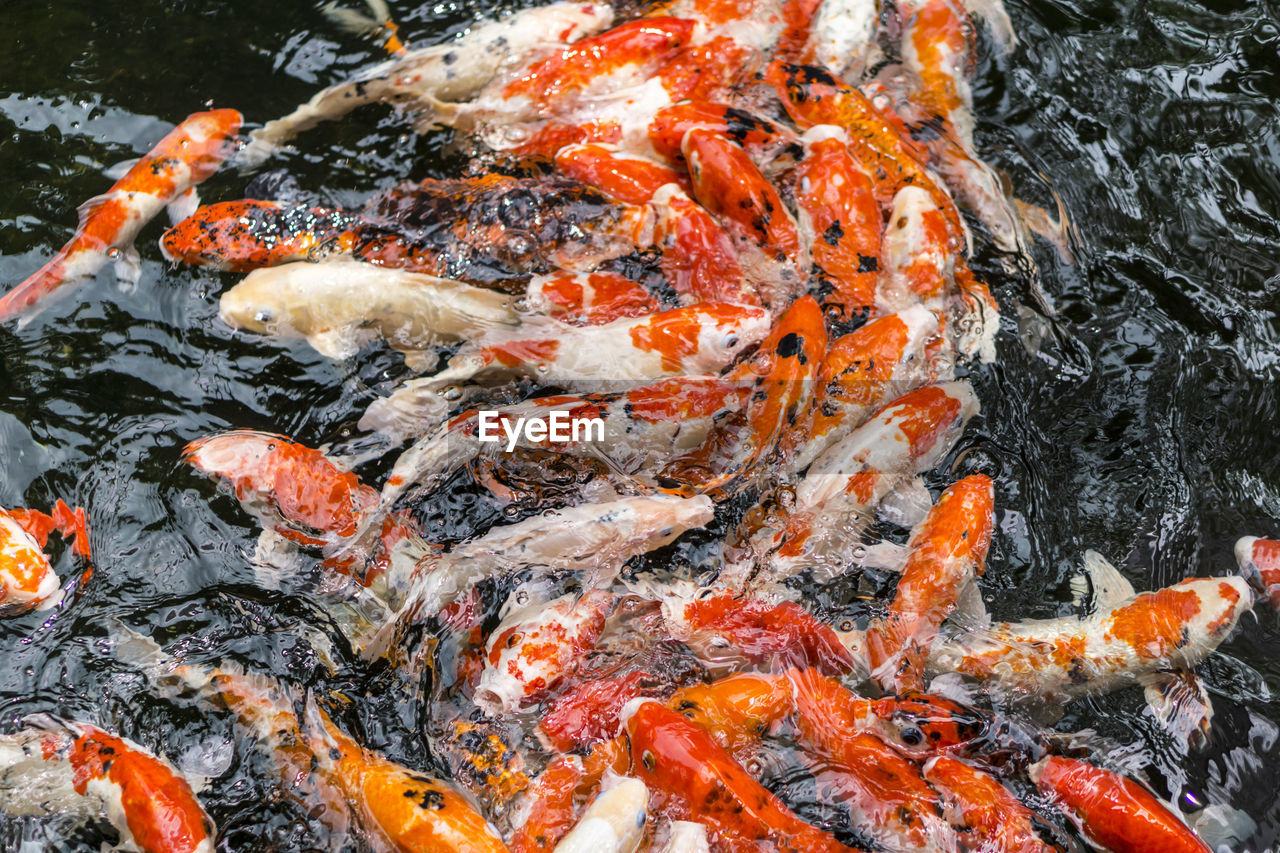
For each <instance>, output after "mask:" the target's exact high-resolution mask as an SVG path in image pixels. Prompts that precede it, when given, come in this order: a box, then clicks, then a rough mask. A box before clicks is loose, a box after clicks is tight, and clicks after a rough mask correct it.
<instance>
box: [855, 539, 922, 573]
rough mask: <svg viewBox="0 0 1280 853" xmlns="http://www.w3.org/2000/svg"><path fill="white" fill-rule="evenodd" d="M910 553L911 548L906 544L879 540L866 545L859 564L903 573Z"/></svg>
mask: <svg viewBox="0 0 1280 853" xmlns="http://www.w3.org/2000/svg"><path fill="white" fill-rule="evenodd" d="M910 554H911V549H910V548H908V547H907V546H906V545H899V544H898V543H896V542H877V543H875V544H874V545H868V546H866V547H865V549H864V550H863V556H862V559H861V560H859V561H858V565H860V566H862V568H864V569H879V570H880V571H883V572H893V573H894V574H902V570H903V568H905V567H906V565H907V557H908V556H910Z"/></svg>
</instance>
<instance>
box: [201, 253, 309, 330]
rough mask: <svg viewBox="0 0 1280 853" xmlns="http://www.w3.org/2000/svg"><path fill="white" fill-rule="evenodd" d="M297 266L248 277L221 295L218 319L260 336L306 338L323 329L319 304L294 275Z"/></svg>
mask: <svg viewBox="0 0 1280 853" xmlns="http://www.w3.org/2000/svg"><path fill="white" fill-rule="evenodd" d="M296 266H300V265H298V264H286V265H284V266H281V267H268V268H265V269H260V270H255V271H254V272H252V273H250V274H249V275H247V276H245V278H244V280H243V281H241V282H240V283H239V284H237V285H236V286H234V287H232V288H231V289H230V290H228V291H227V292H225V293H223V294H222V298H221V299H220V300H219V304H218V316H219V317H221V318H222V321H223V322H224V323H226V324H227V325H228V326H230V327H231V328H233V329H243V330H245V331H248V332H255V333H257V334H260V335H277V336H284V337H291V336H306V335H308V334H310V333H311V332H314V331H318V330H320V329H322V328H324V319H323V318H320V317H317V316H315V311H316V308H317V307H318V305H319V304H320V303H319V301H318V300H316V299H314V298H309V297H308V294H307V293H306V291H305V289H304V288H303V287H300V286H299V282H298V281H297V279H296V277H295V276H293V275H292V272H293V268H294V267H296ZM302 266H306V267H308V268H310V267H311V266H313V265H311V264H305V265H302Z"/></svg>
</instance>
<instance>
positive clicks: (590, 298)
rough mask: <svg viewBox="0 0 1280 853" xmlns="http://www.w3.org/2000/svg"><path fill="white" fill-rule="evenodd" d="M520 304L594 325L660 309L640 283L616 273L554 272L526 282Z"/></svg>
mask: <svg viewBox="0 0 1280 853" xmlns="http://www.w3.org/2000/svg"><path fill="white" fill-rule="evenodd" d="M522 307H523V308H526V309H528V310H529V311H531V312H533V313H536V314H544V315H546V316H548V317H551V318H554V319H556V320H562V321H564V322H566V323H571V324H573V325H593V326H598V325H602V324H604V323H612V322H613V321H614V320H620V319H624V318H628V317H643V316H645V315H646V314H653V313H655V312H657V311H661V310H662V305H661V303H659V302H658V300H657V298H655V297H654V295H653V294H652V293H650V292H649V290H648V288H646V287H645V286H644V285H643V284H641V283H640V282H638V281H632V280H631V279H629V278H626V277H624V276H621V275H618V274H617V273H606V272H592V273H567V272H562V273H556V274H552V275H547V276H538V277H536V278H534V279H532V280H531V281H530V282H529V288H528V290H527V291H526V293H525V297H524V303H523V305H522Z"/></svg>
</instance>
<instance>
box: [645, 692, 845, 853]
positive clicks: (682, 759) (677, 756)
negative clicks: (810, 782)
mask: <svg viewBox="0 0 1280 853" xmlns="http://www.w3.org/2000/svg"><path fill="white" fill-rule="evenodd" d="M626 728H627V735H628V737H629V739H630V741H631V763H632V770H633V772H634V773H635V774H636V776H638V777H639V778H640V780H641V781H643V782H644V783H645V784H646V785H648V786H649V789H650V790H651V791H653V792H654V793H655V799H656V800H657V805H658V808H659V809H660V810H661V811H662V812H663V813H665V814H667V815H668V816H669V817H676V818H677V819H693V820H696V821H697V822H699V823H702V824H705V825H706V826H707V827H708V829H710V830H711V832H712V833H713V834H714V835H715V836H716V837H717V838H718V839H719V840H721V841H722V842H724V843H725V844H726V845H734V846H733V847H732V848H731V849H739V848H745V847H746V846H747V845H752V846H754V843H755V842H768V843H771V844H772V845H773V846H774V847H775V848H776V849H777V850H779V851H790V853H800V851H805V853H813V851H829V853H837V851H839V853H848V851H849V850H850V848H849V847H846V846H845V845H843V844H841V843H840V842H838V841H836V840H835V838H834V837H832V836H831V835H830V834H829V833H826V832H823V831H821V830H819V829H817V828H816V827H814V826H812V825H810V824H808V823H805V822H804V821H803V820H801V819H800V818H799V817H797V816H796V814H795V813H794V812H792V811H791V810H790V809H789V808H787V807H786V805H784V804H783V803H782V801H781V800H779V799H778V798H777V797H776V796H774V795H773V794H772V793H770V792H769V791H768V790H766V789H765V788H764V786H762V785H761V784H760V783H759V782H757V781H756V780H755V779H754V778H752V776H751V775H750V774H749V773H747V771H745V770H744V769H743V768H742V767H741V765H739V764H738V763H737V762H736V761H734V760H733V758H732V757H731V756H730V755H729V754H728V753H727V752H726V751H725V750H724V748H723V747H721V746H720V745H719V744H717V743H716V742H715V739H714V738H713V737H712V736H711V734H710V733H709V732H708V731H707V730H706V729H703V728H702V727H701V726H699V725H698V724H697V723H694V722H693V721H691V720H688V719H686V718H685V717H683V716H681V715H680V714H678V713H676V712H675V711H672V710H670V709H669V708H666V707H664V706H663V705H662V704H660V703H658V702H653V701H641V702H640V703H639V704H638V705H637V706H636V707H634V708H632V709H631V711H630V714H629V715H627V720H626Z"/></svg>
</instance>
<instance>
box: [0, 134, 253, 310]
mask: <svg viewBox="0 0 1280 853" xmlns="http://www.w3.org/2000/svg"><path fill="white" fill-rule="evenodd" d="M240 122H241V116H240V113H238V112H236V111H235V110H210V111H208V112H202V113H193V114H192V115H190V116H188V117H187V118H186V119H184V120H183V122H182V123H181V124H179V125H178V126H177V127H175V128H174V129H173V130H171V131H170V132H169V133H168V134H167V135H166V136H165V137H164V139H161V140H160V141H159V142H158V143H156V146H155V147H154V148H152V149H151V151H149V152H148V153H147V155H146V156H144V157H143V158H142V159H141V160H139V161H138V162H137V163H135V164H134V166H133V167H132V168H131V169H129V171H128V172H126V173H125V175H124V177H122V178H121V179H120V180H118V181H116V182H115V183H114V184H112V186H111V189H109V190H107V191H106V192H105V193H103V194H102V195H100V196H96V197H94V198H92V199H90V200H89V201H87V202H85V203H84V204H83V205H81V206H80V223H79V225H78V226H77V227H76V232H75V235H74V236H73V237H72V238H71V240H70V241H69V242H68V243H67V244H66V245H65V246H63V247H62V248H61V249H60V250H59V251H58V253H57V254H56V255H54V256H53V258H52V259H51V260H50V261H49V262H48V263H47V264H45V265H44V266H43V267H41V268H40V269H39V270H38V271H36V272H35V273H34V274H32V275H31V276H30V277H28V278H27V279H26V280H25V281H23V282H22V283H20V284H19V285H17V286H16V287H14V288H13V289H12V290H10V291H9V292H8V293H6V294H5V295H4V296H3V297H0V322H3V321H5V320H11V319H13V318H14V317H17V316H19V315H22V314H25V313H27V312H29V311H31V310H32V309H34V308H35V307H36V305H37V304H38V303H39V302H41V301H42V300H44V299H45V298H46V297H48V296H49V295H50V294H51V293H53V292H54V291H55V290H58V289H59V288H61V287H63V286H64V285H66V284H69V283H71V282H74V281H78V280H80V279H83V278H87V277H89V276H92V275H94V274H95V273H97V272H98V270H100V269H102V268H103V267H104V266H106V265H107V263H108V262H111V261H115V262H116V263H117V267H118V268H119V269H120V270H121V277H122V278H128V279H130V280H133V281H136V280H137V277H138V274H139V269H138V255H137V252H136V251H135V250H134V248H133V241H134V238H136V237H137V236H138V232H140V231H141V230H142V228H143V227H144V226H145V225H146V224H147V223H148V222H150V221H151V220H152V219H154V218H155V217H156V214H158V213H159V212H160V211H161V209H162V208H164V207H165V206H166V205H169V206H170V207H171V209H174V210H176V209H177V207H178V206H180V205H184V204H188V203H190V202H191V201H192V200H193V199H194V197H195V196H194V188H195V186H196V185H197V184H200V183H202V182H203V181H204V180H205V179H206V178H208V177H209V176H210V175H212V174H213V173H214V172H216V171H217V169H218V166H219V165H220V164H221V163H222V161H223V160H224V159H225V158H226V156H227V154H228V153H229V152H230V149H231V144H230V143H231V140H232V139H234V138H235V136H236V134H237V133H238V132H239V130H240ZM27 316H28V317H29V316H30V314H28V315H27Z"/></svg>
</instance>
